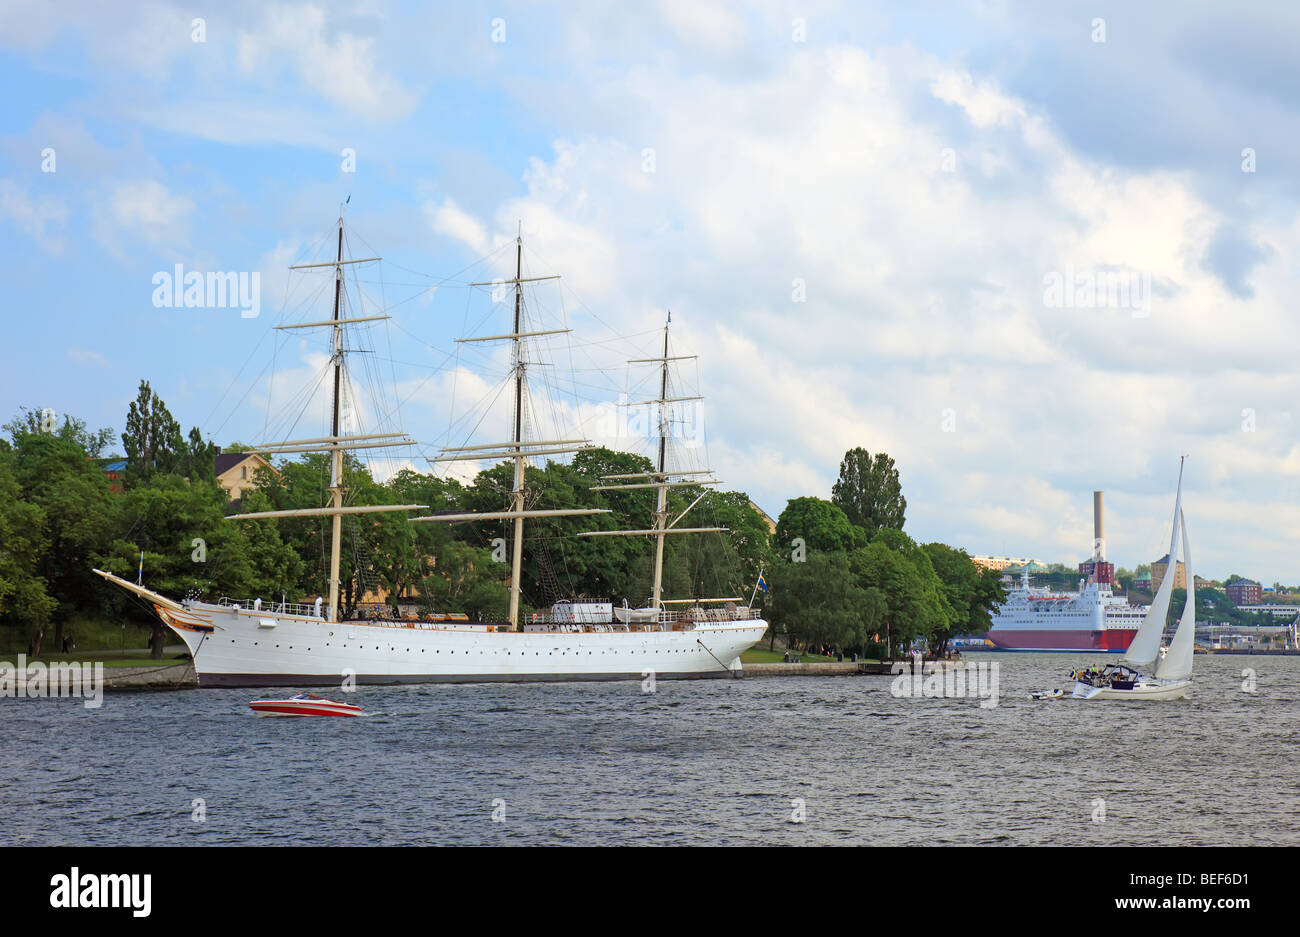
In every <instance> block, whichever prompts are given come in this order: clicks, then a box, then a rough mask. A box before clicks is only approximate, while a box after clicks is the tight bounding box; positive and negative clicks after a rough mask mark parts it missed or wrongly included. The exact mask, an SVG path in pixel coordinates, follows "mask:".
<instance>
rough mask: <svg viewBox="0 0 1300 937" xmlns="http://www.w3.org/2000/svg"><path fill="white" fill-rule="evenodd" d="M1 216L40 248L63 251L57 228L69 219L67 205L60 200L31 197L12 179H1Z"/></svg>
mask: <svg viewBox="0 0 1300 937" xmlns="http://www.w3.org/2000/svg"><path fill="white" fill-rule="evenodd" d="M0 218H8V219H9V220H10V221H11V222H13V225H14V227H15V228H17V229H18V230H19V231H20V232H21V233H22V234H23V235H25V236H26V237H28V238H30V239H31V240H32V241H33V242H34V243H35V244H37V245H38V246H39V247H40V248H41V250H44V251H49V252H50V253H51V254H59V253H62V251H63V241H62V237H61V231H60V229H62V227H63V225H64V224H65V223H66V222H67V220H68V208H67V206H66V205H65V204H64V203H63V201H62V200H61V199H58V198H55V197H54V196H52V195H40V196H37V197H35V198H33V197H32V196H31V195H29V194H28V193H27V190H26V189H24V188H23V187H22V186H20V185H19V184H18V183H16V182H15V181H14V180H12V179H0Z"/></svg>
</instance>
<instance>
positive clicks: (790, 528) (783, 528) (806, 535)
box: [773, 498, 866, 555]
mask: <svg viewBox="0 0 1300 937" xmlns="http://www.w3.org/2000/svg"><path fill="white" fill-rule="evenodd" d="M796 538H798V539H801V540H803V544H804V550H805V551H806V552H808V553H811V552H813V551H818V550H821V551H829V552H836V551H839V552H843V551H847V550H851V549H853V548H854V546H856V545H860V544H863V543H865V542H866V538H865V537H864V536H863V535H862V534H861V533H860V532H858V531H857V529H855V528H854V526H853V524H852V523H851V522H850V521H849V519H848V517H847V516H846V515H845V513H844V512H843V511H842V510H840V509H839V508H838V507H836V506H835V505H834V504H832V503H831V502H829V501H823V500H822V499H821V498H792V499H791V500H790V501H789V502H788V503H787V504H786V506H785V510H784V511H782V512H781V516H780V517H778V518H777V520H776V542H775V543H774V544H773V550H774V551H775V552H776V553H777V554H778V555H780V554H782V553H785V554H787V555H788V551H794V550H797V549H798V547H797V546H795V545H794V541H795V539H796Z"/></svg>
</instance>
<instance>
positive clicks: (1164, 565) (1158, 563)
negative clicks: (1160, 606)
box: [1151, 553, 1187, 595]
mask: <svg viewBox="0 0 1300 937" xmlns="http://www.w3.org/2000/svg"><path fill="white" fill-rule="evenodd" d="M1168 569H1169V554H1168V553H1166V554H1165V555H1164V556H1162V557H1161V558H1160V559H1158V560H1155V561H1154V562H1152V564H1151V594H1152V595H1155V594H1156V593H1157V592H1159V591H1160V583H1162V582H1164V580H1165V573H1166V572H1167V571H1168ZM1174 588H1175V589H1186V588H1187V568H1186V567H1185V566H1184V565H1183V564H1182V563H1179V564H1178V569H1177V570H1175V571H1174Z"/></svg>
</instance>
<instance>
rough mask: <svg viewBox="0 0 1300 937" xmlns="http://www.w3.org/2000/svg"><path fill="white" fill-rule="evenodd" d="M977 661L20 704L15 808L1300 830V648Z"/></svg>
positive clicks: (14, 819)
mask: <svg viewBox="0 0 1300 937" xmlns="http://www.w3.org/2000/svg"><path fill="white" fill-rule="evenodd" d="M971 659H972V660H977V661H989V662H992V661H997V662H998V663H999V664H1000V665H1001V698H1000V704H999V705H998V706H997V707H996V708H993V709H983V708H980V707H979V705H978V704H977V701H975V700H942V699H906V698H903V699H896V698H894V697H893V696H892V695H891V693H890V681H891V678H889V677H866V676H864V677H802V678H761V679H759V678H754V679H747V680H726V681H721V680H719V681H684V682H667V681H663V682H660V683H659V684H658V687H657V692H655V693H653V694H643V693H642V692H641V687H640V684H639V683H638V682H628V683H613V684H536V685H515V686H512V685H501V684H489V685H478V686H427V687H363V688H361V689H360V690H359V691H358V692H357V693H355V694H353V695H352V696H351V697H350V700H351V701H352V702H355V703H358V704H360V705H361V706H363V707H365V709H366V710H367V712H368V715H366V716H364V717H362V718H358V719H275V718H265V717H258V716H255V715H253V714H252V712H251V711H250V710H249V709H248V707H247V702H248V701H249V700H251V699H255V698H257V697H258V696H259V695H268V694H266V693H259V691H256V690H182V691H175V692H150V693H131V694H110V695H108V696H107V697H106V699H105V702H104V706H103V708H102V709H100V710H98V711H92V710H86V709H84V708H83V707H82V706H81V705H80V703H79V702H76V701H71V700H10V699H4V700H0V726H3V733H2V735H3V742H4V744H3V745H0V817H2V818H3V820H2V822H3V826H4V828H5V830H6V833H7V834H8V837H9V842H10V843H26V844H70V845H80V844H91V845H109V844H203V843H210V844H318V845H329V844H402V843H414V844H492V843H510V844H529V843H552V844H553V843H578V844H614V843H645V844H650V843H655V844H667V843H682V844H737V845H739V844H760V843H762V844H880V845H898V844H935V845H938V844H1111V845H1114V844H1142V845H1145V844H1161V845H1180V844H1237V845H1244V844H1260V845H1270V844H1273V845H1280V844H1290V845H1295V844H1297V843H1300V832H1298V828H1300V819H1297V818H1300V742H1297V738H1296V734H1295V730H1296V726H1297V723H1298V719H1297V717H1300V658H1297V657H1286V658H1281V657H1277V658H1268V657H1239V656H1220V655H1215V656H1210V657H1205V656H1198V657H1197V658H1196V671H1197V672H1196V678H1195V679H1196V684H1195V698H1194V699H1189V700H1185V701H1180V702H1172V703H1115V702H1092V703H1083V702H1076V701H1073V700H1069V699H1063V700H1058V701H1053V702H1034V701H1032V700H1030V699H1028V698H1027V696H1026V691H1027V690H1028V689H1034V688H1040V687H1045V686H1049V685H1050V686H1063V685H1064V682H1063V680H1062V674H1063V673H1064V672H1065V671H1066V670H1067V669H1068V668H1069V667H1070V666H1071V665H1073V664H1075V663H1079V662H1081V661H1082V662H1088V659H1087V658H1079V657H1075V656H1069V655H1047V654H1032V655H1015V654H980V655H972V657H971ZM1095 661H1096V659H1095V658H1094V659H1093V662H1095ZM1247 667H1250V668H1254V669H1255V670H1256V671H1257V672H1258V678H1257V680H1258V684H1257V691H1256V692H1254V693H1248V692H1244V691H1243V690H1242V674H1241V672H1242V670H1243V668H1247ZM270 695H278V694H275V693H272V694H270ZM195 798H202V799H203V801H204V802H205V810H206V817H205V819H204V820H203V822H195V820H194V819H193V817H192V814H193V806H192V804H193V801H194V799H195ZM498 798H499V799H500V800H501V801H504V814H505V817H504V822H493V820H492V819H491V816H492V813H493V807H494V803H493V802H494V800H497V799H498ZM796 798H801V799H802V801H803V804H804V807H803V810H804V813H805V817H806V819H805V821H804V822H803V823H794V822H791V817H792V814H793V813H794V812H795V809H796V805H795V804H794V803H793V801H794V800H795V799H796ZM1097 799H1103V800H1104V801H1105V807H1104V809H1105V819H1104V822H1095V821H1094V819H1093V817H1094V815H1098V814H1099V810H1098V806H1097V804H1096V803H1095V801H1096V800H1097ZM497 806H498V807H499V806H500V803H499V802H498V805H497ZM499 812H500V811H499V810H498V813H499Z"/></svg>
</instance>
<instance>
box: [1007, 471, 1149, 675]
mask: <svg viewBox="0 0 1300 937" xmlns="http://www.w3.org/2000/svg"><path fill="white" fill-rule="evenodd" d="M1092 499H1093V501H1092V503H1093V556H1092V559H1090V560H1088V561H1086V562H1084V563H1080V564H1079V573H1080V574H1081V576H1082V577H1083V578H1081V579H1080V581H1079V591H1078V592H1055V593H1054V592H1035V591H1033V590H1032V589H1031V588H1030V586H1029V573H1028V571H1025V572H1023V573H1022V574H1021V577H1020V585H1019V586H1018V587H1016V588H1014V589H1011V590H1010V591H1009V592H1008V593H1007V600H1006V601H1005V602H1004V603H1002V606H1001V607H1000V608H999V609H998V612H997V614H996V615H994V616H993V627H992V628H990V629H989V631H988V634H987V635H986V637H987V638H988V640H989V642H990V643H991V644H993V646H994V647H995V648H997V649H998V650H1002V651H1094V652H1097V653H1105V654H1122V653H1124V651H1126V650H1128V646H1129V644H1130V643H1131V642H1132V641H1133V638H1134V636H1135V635H1136V634H1137V631H1138V628H1139V627H1140V626H1141V625H1142V622H1143V620H1144V619H1145V618H1146V613H1147V607H1146V606H1145V605H1143V606H1138V605H1130V604H1129V603H1128V600H1127V599H1126V598H1123V597H1122V596H1117V595H1115V594H1114V592H1113V590H1112V587H1113V585H1114V583H1115V564H1114V563H1108V562H1106V539H1105V499H1104V493H1103V492H1100V491H1094V492H1093V495H1092Z"/></svg>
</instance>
